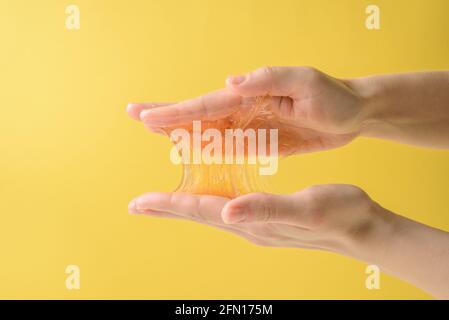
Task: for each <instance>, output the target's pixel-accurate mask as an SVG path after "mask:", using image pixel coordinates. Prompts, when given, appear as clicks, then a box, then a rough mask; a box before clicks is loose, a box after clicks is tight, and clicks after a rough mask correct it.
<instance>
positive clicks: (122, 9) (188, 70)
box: [0, 0, 449, 299]
mask: <svg viewBox="0 0 449 320" xmlns="http://www.w3.org/2000/svg"><path fill="white" fill-rule="evenodd" d="M73 3H74V4H77V5H78V6H79V8H80V10H81V29H80V30H79V31H69V30H67V29H66V28H65V19H66V14H65V7H66V6H67V5H69V4H71V2H67V1H56V0H53V1H51V0H47V1H29V0H10V1H5V0H0V39H1V40H0V41H1V50H0V103H1V106H0V212H1V220H0V259H1V260H0V298H195V299H196V298H211V299H214V298H251V299H255V298H268V299H270V298H275V299H277V298H285V299H302V298H306V299H309V298H325V299H327V298H342V299H346V298H357V299H359V298H360V299H365V298H373V299H378V298H385V299H392V298H401V299H402V298H417V299H421V298H429V297H430V296H429V295H427V294H425V293H423V292H422V291H420V290H418V289H416V288H414V287H413V286H411V285H408V284H406V283H404V282H402V281H400V280H398V279H395V278H392V277H390V276H387V275H384V274H383V275H382V278H381V290H377V291H376V290H374V291H369V290H367V289H366V288H365V286H364V282H365V277H366V275H365V273H364V271H365V266H366V264H364V263H361V262H358V261H355V260H353V259H350V258H346V257H343V256H338V255H335V254H331V253H325V252H315V251H304V250H298V249H296V250H295V249H274V248H273V249H272V248H260V247H256V246H254V245H252V244H250V243H247V242H246V241H245V240H243V239H240V238H237V237H235V236H233V235H230V234H227V233H224V232H222V231H218V230H215V229H212V228H209V227H205V226H200V225H196V224H194V223H191V222H183V221H172V220H165V219H152V218H149V217H142V216H133V215H129V214H128V213H127V203H128V201H129V200H130V199H131V198H132V197H134V196H136V195H139V194H141V193H144V192H147V191H170V190H172V189H174V188H175V187H176V185H177V183H178V182H179V180H180V175H181V170H180V168H179V167H177V166H174V165H172V164H171V163H170V161H169V149H170V143H169V142H168V140H167V139H166V138H164V137H159V136H155V135H150V134H149V133H148V132H146V130H145V129H144V128H143V127H142V126H141V125H139V124H138V123H137V122H134V121H132V120H131V119H129V118H128V117H127V115H126V113H125V106H126V104H127V103H128V102H129V101H176V100H179V99H185V98H189V97H193V96H196V95H199V94H201V93H203V92H206V91H209V90H213V89H216V88H219V87H222V86H223V84H224V79H225V77H226V76H227V75H228V74H235V73H241V72H246V71H249V70H251V69H254V68H256V67H259V66H263V65H312V66H315V67H317V68H320V69H322V70H323V71H325V72H327V73H330V74H332V75H334V76H337V77H354V76H362V75H368V74H381V73H390V72H402V71H414V70H427V69H447V68H448V67H449V34H448V31H449V1H447V0H432V1H431V0H395V1H391V0H370V1H363V0H341V1H340V0H339V1H337V0H334V1H331V0H320V1H317V0H307V1H306V0H291V1H286V0H277V1H268V0H267V1H261V0H251V1H250V0H232V1H229V0H228V1H218V0H202V1H199V0H190V1H180V0H159V1H156V0H154V1H151V0H148V1H135V0H127V1H118V0H117V1H111V0H108V1H107V0H101V1H100V0H76V1H74V2H73ZM368 4H377V5H379V6H380V8H381V30H379V31H369V30H367V29H366V28H365V25H364V22H365V17H366V15H365V7H366V6H367V5H368ZM423 107H425V106H423ZM275 182H276V185H277V186H278V191H279V192H292V191H295V190H297V189H300V188H303V187H306V186H308V185H312V184H320V183H351V184H356V185H359V186H360V187H362V188H364V189H365V190H366V191H367V192H368V193H369V194H370V195H371V196H372V197H373V198H374V199H376V200H377V201H379V202H380V203H381V204H383V205H384V206H385V207H387V208H389V209H391V210H393V211H395V212H399V213H401V214H404V215H406V216H407V217H410V218H412V219H415V220H418V221H420V222H423V223H426V224H430V225H432V226H435V227H438V228H442V229H445V230H449V215H448V186H449V152H447V151H436V150H428V149H421V148H415V147H410V146H405V145H399V144H396V143H392V142H386V141H378V140H369V139H358V140H357V141H355V142H354V143H352V144H351V145H349V146H347V147H344V148H342V149H339V150H335V151H329V152H323V153H317V154H310V155H305V156H296V157H293V158H290V159H286V160H283V161H282V162H281V163H280V170H279V174H278V175H277V176H276V177H275ZM69 264H76V265H79V266H80V268H81V289H80V290H79V291H73V290H72V291H69V290H67V289H66V287H65V279H66V274H65V267H66V266H67V265H69Z"/></svg>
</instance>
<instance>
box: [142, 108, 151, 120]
mask: <svg viewBox="0 0 449 320" xmlns="http://www.w3.org/2000/svg"><path fill="white" fill-rule="evenodd" d="M152 113H153V114H154V112H153V111H152V110H145V111H142V112H141V113H140V120H141V121H144V120H145V119H146V118H148V116H150V117H151V114H152Z"/></svg>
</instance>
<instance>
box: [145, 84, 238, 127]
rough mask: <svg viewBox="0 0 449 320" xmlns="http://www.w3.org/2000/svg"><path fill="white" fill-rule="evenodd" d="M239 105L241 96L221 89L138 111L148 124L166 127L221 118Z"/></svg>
mask: <svg viewBox="0 0 449 320" xmlns="http://www.w3.org/2000/svg"><path fill="white" fill-rule="evenodd" d="M241 105H242V97H240V96H239V95H236V94H235V93H233V92H232V91H230V90H227V89H222V90H218V91H214V92H211V93H208V94H205V95H203V96H200V97H197V98H194V99H190V100H186V101H182V102H179V103H175V104H172V105H169V106H166V107H164V108H153V109H149V110H144V111H142V112H141V113H140V119H141V120H142V121H143V122H144V123H145V124H146V125H148V126H156V127H158V126H159V127H168V126H173V125H179V124H186V123H189V122H192V121H193V120H217V119H221V118H224V117H226V116H228V115H230V114H231V113H233V112H235V111H236V110H237V109H238V108H239V107H240V106H241Z"/></svg>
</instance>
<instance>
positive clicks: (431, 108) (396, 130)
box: [349, 71, 449, 148]
mask: <svg viewBox="0 0 449 320" xmlns="http://www.w3.org/2000/svg"><path fill="white" fill-rule="evenodd" d="M349 84H350V86H351V87H352V88H353V89H354V90H355V91H356V92H357V93H358V94H359V95H360V96H361V97H362V101H363V108H362V111H361V113H360V121H361V135H363V136H368V137H377V138H385V139H391V140H396V141H399V142H403V143H409V144H415V145H424V146H429V147H435V148H449V71H438V72H421V73H406V74H393V75H383V76H371V77H366V78H357V79H353V80H350V81H349Z"/></svg>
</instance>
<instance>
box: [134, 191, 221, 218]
mask: <svg viewBox="0 0 449 320" xmlns="http://www.w3.org/2000/svg"><path fill="white" fill-rule="evenodd" d="M228 201H229V199H227V198H223V197H217V196H208V195H191V194H187V193H177V192H174V193H163V192H153V193H147V194H144V195H142V196H140V197H138V198H137V199H135V200H133V201H132V203H133V205H134V206H135V208H136V209H137V210H139V211H142V210H152V211H162V212H168V213H172V214H175V215H179V216H182V217H185V218H189V219H199V220H203V221H205V222H210V223H217V224H223V220H222V218H221V210H222V209H223V206H224V205H225V204H226V202H228Z"/></svg>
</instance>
